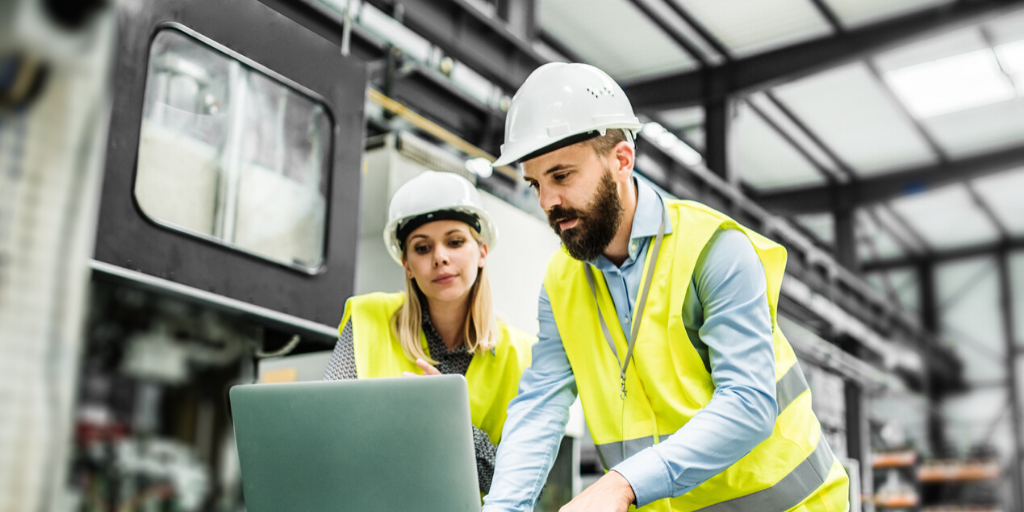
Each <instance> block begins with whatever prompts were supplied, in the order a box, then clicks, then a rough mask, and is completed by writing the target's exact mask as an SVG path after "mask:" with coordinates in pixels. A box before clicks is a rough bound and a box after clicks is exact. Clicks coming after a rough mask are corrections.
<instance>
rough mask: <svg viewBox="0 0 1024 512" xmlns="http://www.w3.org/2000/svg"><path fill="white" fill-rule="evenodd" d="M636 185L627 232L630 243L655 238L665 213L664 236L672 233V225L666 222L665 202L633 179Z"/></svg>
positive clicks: (648, 186)
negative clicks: (662, 215) (630, 223)
mask: <svg viewBox="0 0 1024 512" xmlns="http://www.w3.org/2000/svg"><path fill="white" fill-rule="evenodd" d="M633 181H634V182H635V183H636V212H634V213H633V227H632V229H630V231H629V239H630V241H632V240H636V239H638V238H646V237H649V236H657V234H658V226H660V225H661V213H662V212H663V211H664V212H665V234H666V235H667V234H669V233H671V232H672V223H671V222H669V221H668V212H667V211H665V210H666V208H667V207H666V206H665V201H664V200H663V199H662V198H661V195H659V194H658V193H657V192H655V191H654V189H653V188H651V186H650V185H648V184H647V183H645V182H644V181H643V180H641V179H638V178H636V177H635V176H634V177H633Z"/></svg>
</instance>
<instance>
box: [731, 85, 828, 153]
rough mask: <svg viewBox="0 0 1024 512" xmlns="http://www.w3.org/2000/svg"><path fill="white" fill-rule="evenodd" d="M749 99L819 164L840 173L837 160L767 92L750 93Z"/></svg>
mask: <svg viewBox="0 0 1024 512" xmlns="http://www.w3.org/2000/svg"><path fill="white" fill-rule="evenodd" d="M749 100H750V102H751V103H753V104H754V106H756V107H757V108H758V110H760V111H761V112H762V113H763V114H764V115H765V116H767V117H768V118H769V119H771V120H772V123H774V124H775V126H778V127H779V129H780V130H782V131H784V132H785V133H786V135H788V136H789V137H790V138H791V139H793V142H794V143H795V144H796V145H798V146H800V148H801V149H803V150H804V151H805V152H807V154H808V155H809V156H810V157H811V158H812V159H813V160H814V161H815V162H817V163H818V165H820V166H821V167H823V168H825V169H829V170H831V171H833V173H838V167H837V165H836V162H835V161H834V160H832V158H830V157H829V156H828V154H826V153H825V152H824V151H822V149H821V147H820V146H818V144H816V143H815V142H814V141H813V140H811V138H810V137H809V136H808V135H807V134H806V133H804V131H803V130H801V129H800V127H799V126H797V125H796V123H794V122H793V121H792V120H791V119H790V118H789V117H788V116H786V114H785V113H783V112H782V110H780V109H779V108H778V107H777V106H776V105H775V104H774V103H772V101H771V100H770V99H769V98H768V95H767V94H765V93H763V92H758V93H754V94H751V95H750V97H749ZM787 108H788V107H787Z"/></svg>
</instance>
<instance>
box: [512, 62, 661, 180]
mask: <svg viewBox="0 0 1024 512" xmlns="http://www.w3.org/2000/svg"><path fill="white" fill-rule="evenodd" d="M642 127H643V124H642V123H641V122H640V120H639V119H637V117H636V116H635V115H633V107H632V105H630V104H629V98H626V94H625V93H624V92H622V88H621V87H619V84H617V83H615V80H612V77H610V76H608V74H607V73H605V72H604V71H601V70H600V69H597V68H595V67H594V66H591V65H588V64H566V63H564V62H552V63H549V64H545V65H543V66H541V67H539V68H537V69H535V70H534V71H533V73H530V76H529V77H528V78H527V79H526V82H523V85H522V86H521V87H520V88H519V91H517V92H516V95H515V97H513V98H512V105H511V107H509V110H508V117H507V118H506V119H505V143H504V144H502V146H501V156H500V157H499V158H498V160H497V161H495V162H494V164H493V165H494V166H501V165H509V164H512V163H515V162H519V161H523V160H529V159H530V158H533V157H535V156H540V155H542V154H544V153H547V152H549V151H554V150H556V149H559V148H561V147H565V146H568V145H569V144H573V143H575V142H579V141H582V140H586V139H587V138H590V137H592V136H593V134H594V133H595V132H596V133H598V134H600V135H604V134H605V132H606V130H608V129H611V128H619V129H622V130H623V131H625V132H626V133H627V137H628V138H629V139H630V142H632V139H633V138H635V137H636V134H637V133H639V132H640V128H642Z"/></svg>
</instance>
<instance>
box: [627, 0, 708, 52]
mask: <svg viewBox="0 0 1024 512" xmlns="http://www.w3.org/2000/svg"><path fill="white" fill-rule="evenodd" d="M625 1H626V2H629V0H625ZM637 1H639V2H641V3H643V4H644V5H646V6H647V8H648V9H650V10H651V11H652V12H654V15H655V16H657V17H659V18H660V19H661V21H662V22H664V23H666V24H668V25H669V26H670V27H672V28H673V29H675V31H676V33H677V34H680V35H682V36H683V37H684V38H686V40H687V41H689V42H690V44H692V45H693V46H694V47H695V48H697V51H698V52H699V53H700V54H701V56H703V57H704V58H705V59H706V60H707V61H708V62H709V63H710V64H712V65H715V64H721V63H722V62H725V57H724V56H722V54H721V53H718V51H717V50H715V48H714V47H713V46H711V44H710V43H708V42H707V40H705V39H704V37H702V36H701V35H700V33H699V32H697V31H696V30H695V29H694V28H693V26H691V25H690V24H688V23H686V20H684V19H683V18H681V17H680V16H679V14H678V13H676V11H675V10H674V9H672V6H670V5H668V3H666V2H665V1H664V0H637Z"/></svg>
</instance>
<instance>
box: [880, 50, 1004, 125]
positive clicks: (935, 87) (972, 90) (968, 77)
mask: <svg viewBox="0 0 1024 512" xmlns="http://www.w3.org/2000/svg"><path fill="white" fill-rule="evenodd" d="M1019 44H1020V43H1013V44H1009V45H1003V46H1001V47H999V48H998V50H997V51H1001V52H1005V49H1006V48H1007V47H1011V46H1012V47H1014V48H1010V50H1011V53H1012V55H1011V57H1013V58H1014V59H1016V60H1015V61H1013V62H1015V63H1016V64H1018V65H1020V64H1022V62H1021V61H1022V60H1024V48H1016V46H1017V45H1019ZM1000 57H1002V56H1001V55H1000ZM1022 67H1024V66H1022ZM886 81H888V82H889V85H891V86H892V88H893V90H894V91H895V92H896V94H897V95H898V96H899V97H900V99H902V100H903V102H904V104H905V105H906V106H907V108H909V109H910V111H911V112H912V113H913V114H914V115H915V116H916V117H918V118H927V117H934V116H939V115H942V114H948V113H950V112H956V111H959V110H966V109H969V108H975V107H980V106H982V105H988V104H991V103H996V102H1000V101H1006V100H1010V99H1013V98H1014V97H1016V94H1017V93H1016V91H1015V90H1014V88H1013V87H1012V86H1011V84H1010V81H1009V80H1007V78H1006V75H1004V74H1003V72H1002V71H1001V70H1000V68H999V62H998V61H996V58H995V54H993V52H992V50H991V49H988V48H986V49H983V50H976V51H972V52H968V53H963V54H960V55H955V56H952V57H946V58H944V59H938V60H934V61H931V62H925V63H922V64H915V65H913V66H907V67H904V68H900V69H896V70H893V71H890V72H889V73H887V75H886Z"/></svg>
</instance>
